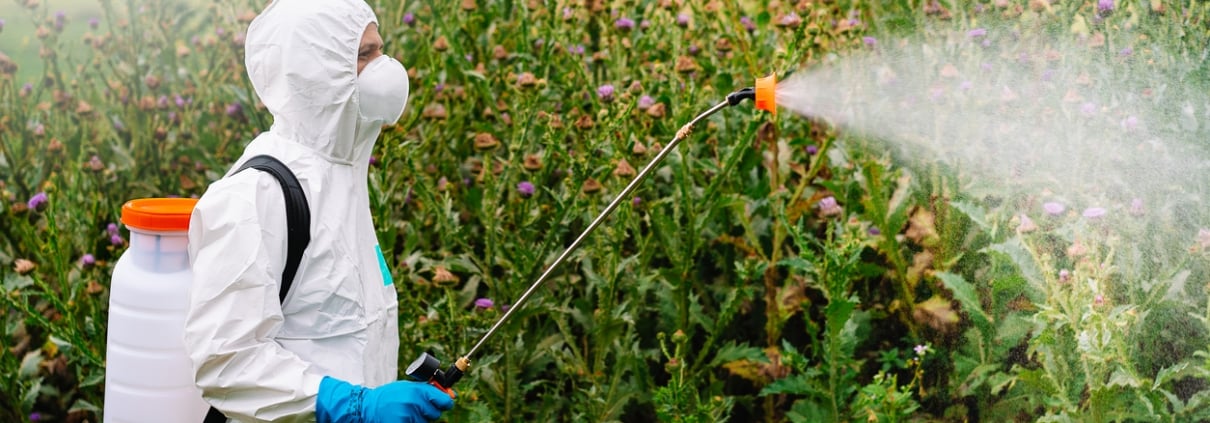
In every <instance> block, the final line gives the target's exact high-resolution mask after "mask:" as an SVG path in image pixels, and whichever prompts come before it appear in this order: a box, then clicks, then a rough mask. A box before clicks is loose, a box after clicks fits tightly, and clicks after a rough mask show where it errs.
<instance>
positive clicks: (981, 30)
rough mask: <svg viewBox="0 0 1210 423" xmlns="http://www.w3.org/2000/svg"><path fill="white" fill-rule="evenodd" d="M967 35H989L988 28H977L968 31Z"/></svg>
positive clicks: (971, 36)
mask: <svg viewBox="0 0 1210 423" xmlns="http://www.w3.org/2000/svg"><path fill="white" fill-rule="evenodd" d="M966 36H967V37H970V38H981V37H986V36H987V29H986V28H975V29H972V30H970V31H967V32H966Z"/></svg>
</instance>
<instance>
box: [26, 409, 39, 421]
mask: <svg viewBox="0 0 1210 423" xmlns="http://www.w3.org/2000/svg"><path fill="white" fill-rule="evenodd" d="M29 421H31V422H40V421H42V413H39V412H37V411H35V412H32V413H29Z"/></svg>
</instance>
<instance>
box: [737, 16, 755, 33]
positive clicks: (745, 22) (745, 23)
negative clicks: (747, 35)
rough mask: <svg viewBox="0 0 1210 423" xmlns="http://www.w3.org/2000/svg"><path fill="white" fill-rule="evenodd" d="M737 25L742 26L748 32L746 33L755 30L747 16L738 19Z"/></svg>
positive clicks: (753, 24)
mask: <svg viewBox="0 0 1210 423" xmlns="http://www.w3.org/2000/svg"><path fill="white" fill-rule="evenodd" d="M739 24H740V25H743V26H744V29H746V30H748V32H752V31H755V30H756V24H755V23H753V22H752V18H749V17H747V16H743V17H740V18H739Z"/></svg>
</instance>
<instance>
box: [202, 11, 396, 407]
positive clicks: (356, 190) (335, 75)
mask: <svg viewBox="0 0 1210 423" xmlns="http://www.w3.org/2000/svg"><path fill="white" fill-rule="evenodd" d="M370 23H377V18H376V17H375V15H374V12H373V10H371V9H370V7H369V6H368V5H366V4H365V3H364V2H363V1H362V0H276V1H274V2H273V3H272V4H270V5H269V6H268V7H267V8H266V9H265V10H264V11H263V12H262V13H261V14H260V15H259V16H258V17H257V18H256V19H255V20H254V21H253V22H252V23H251V25H250V26H249V29H248V32H247V37H246V44H245V49H246V50H245V62H246V65H247V70H248V75H249V77H250V79H251V82H252V85H253V87H254V88H255V90H256V93H257V95H258V96H259V97H260V99H261V101H262V102H263V103H264V105H265V107H266V108H267V109H268V110H269V112H271V113H272V114H273V125H272V127H271V128H270V130H269V131H267V132H264V133H261V134H260V135H259V136H257V137H256V138H255V139H254V140H253V141H252V142H251V143H250V144H249V145H248V146H247V148H246V149H245V151H244V154H243V156H242V157H241V158H240V159H239V160H238V161H237V162H236V163H235V165H234V166H232V168H231V169H232V170H234V169H237V168H238V167H239V166H240V165H241V164H242V163H243V162H244V161H245V160H247V159H248V158H250V157H252V156H256V155H259V154H269V155H272V156H274V157H276V158H278V159H279V160H281V161H282V162H283V163H285V164H286V165H287V166H288V167H289V168H290V169H291V170H292V171H293V172H294V174H295V176H297V178H298V180H299V182H300V184H301V185H302V187H303V191H304V194H305V195H306V198H307V202H308V203H309V205H310V211H311V225H310V233H311V242H310V244H309V246H308V247H307V249H306V252H305V253H304V255H303V259H302V262H301V263H300V266H299V268H298V272H297V276H296V277H295V279H294V283H293V286H292V287H291V290H290V293H289V295H288V296H287V297H286V299H285V305H284V306H282V305H279V300H278V289H279V279H280V278H281V274H282V269H283V267H284V266H285V260H286V242H287V237H286V219H285V200H284V198H283V196H282V193H281V185H279V184H278V182H277V180H276V179H274V178H273V177H272V176H270V175H269V174H266V173H264V172H260V171H256V170H246V171H243V172H240V173H238V174H231V173H230V171H229V172H228V175H227V177H225V178H223V179H221V180H218V181H216V182H214V183H213V184H212V185H211V186H210V187H209V188H208V190H207V191H206V193H205V194H204V195H203V196H202V197H201V199H200V200H199V201H198V203H197V206H196V208H195V209H194V211H193V215H192V218H191V220H190V225H189V242H190V245H189V253H190V260H191V264H192V267H193V272H194V281H193V286H192V289H191V292H190V295H191V298H190V310H189V314H188V318H187V320H186V323H185V345H186V348H187V350H188V351H189V355H190V359H191V361H192V363H193V368H194V372H195V374H194V376H195V380H196V383H197V385H198V386H199V388H201V390H202V392H203V396H204V397H205V398H206V400H207V401H209V402H210V403H211V404H212V405H214V406H216V407H217V408H218V409H219V410H220V411H223V412H224V414H226V415H227V416H228V417H229V418H232V419H236V420H240V421H310V420H313V419H314V411H315V400H316V395H317V393H318V391H319V383H320V380H321V379H322V378H323V377H324V376H325V375H326V376H332V377H335V378H338V379H342V380H345V381H348V382H350V383H354V384H360V385H364V386H368V387H376V386H379V385H383V384H386V383H389V382H393V381H395V380H396V379H397V376H398V369H397V367H398V364H397V363H398V350H399V333H398V317H397V316H398V302H397V298H396V292H395V287H394V285H393V281H392V279H391V277H390V273H389V271H388V270H387V269H388V268H387V264H386V261H385V260H384V259H383V257H382V253H381V251H380V249H379V247H378V242H377V239H376V236H375V231H374V226H373V223H372V221H371V217H370V208H369V195H368V192H367V171H368V163H369V158H370V154H371V149H372V147H373V145H374V142H375V139H376V138H377V136H378V133H379V130H380V128H381V126H380V125H368V124H367V125H362V123H363V119H362V118H360V117H359V108H358V98H357V91H356V87H357V59H358V48H359V44H360V40H361V36H362V33H363V32H364V31H365V28H366V26H367V25H368V24H370Z"/></svg>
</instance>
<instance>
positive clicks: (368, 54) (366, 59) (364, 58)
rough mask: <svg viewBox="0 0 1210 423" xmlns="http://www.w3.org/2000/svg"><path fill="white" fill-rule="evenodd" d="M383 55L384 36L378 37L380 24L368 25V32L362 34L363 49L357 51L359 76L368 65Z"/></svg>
mask: <svg viewBox="0 0 1210 423" xmlns="http://www.w3.org/2000/svg"><path fill="white" fill-rule="evenodd" d="M381 55H382V36H381V35H378V24H374V23H371V24H369V25H366V32H364V33H362V34H361V47H358V49H357V74H358V75H361V70H362V69H365V68H366V65H367V64H369V63H370V62H372V61H374V59H377V58H378V56H381Z"/></svg>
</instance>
